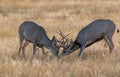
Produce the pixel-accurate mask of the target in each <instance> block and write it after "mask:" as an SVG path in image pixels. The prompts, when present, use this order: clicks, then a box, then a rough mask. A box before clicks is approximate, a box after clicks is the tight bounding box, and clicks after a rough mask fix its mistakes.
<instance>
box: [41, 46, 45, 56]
mask: <svg viewBox="0 0 120 77" xmlns="http://www.w3.org/2000/svg"><path fill="white" fill-rule="evenodd" d="M41 49H42V54H43V55H45V51H44V46H42V47H41Z"/></svg>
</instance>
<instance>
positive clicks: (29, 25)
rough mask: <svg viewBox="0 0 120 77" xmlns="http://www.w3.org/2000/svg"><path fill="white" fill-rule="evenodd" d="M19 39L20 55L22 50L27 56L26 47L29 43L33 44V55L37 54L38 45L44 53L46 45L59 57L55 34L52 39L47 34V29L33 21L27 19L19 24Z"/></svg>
mask: <svg viewBox="0 0 120 77" xmlns="http://www.w3.org/2000/svg"><path fill="white" fill-rule="evenodd" d="M19 39H20V46H19V51H18V56H20V53H21V50H22V55H23V57H25V48H26V47H27V46H28V45H29V43H32V44H33V50H32V52H33V57H34V56H35V52H36V47H39V48H41V49H42V53H43V54H44V47H46V48H47V49H49V50H50V51H51V53H52V54H53V56H55V57H58V51H59V48H58V46H57V39H56V37H55V36H53V38H52V39H51V40H50V39H49V37H48V36H47V33H46V31H45V29H44V28H43V27H42V26H41V25H38V24H37V23H35V22H32V21H25V22H23V23H22V24H21V25H20V26H19Z"/></svg>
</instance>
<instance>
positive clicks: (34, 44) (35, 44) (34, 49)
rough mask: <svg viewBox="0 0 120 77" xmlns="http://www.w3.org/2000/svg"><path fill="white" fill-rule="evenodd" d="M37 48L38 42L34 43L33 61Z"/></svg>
mask: <svg viewBox="0 0 120 77" xmlns="http://www.w3.org/2000/svg"><path fill="white" fill-rule="evenodd" d="M36 46H37V44H36V42H34V43H33V56H32V59H33V58H34V56H35V51H36Z"/></svg>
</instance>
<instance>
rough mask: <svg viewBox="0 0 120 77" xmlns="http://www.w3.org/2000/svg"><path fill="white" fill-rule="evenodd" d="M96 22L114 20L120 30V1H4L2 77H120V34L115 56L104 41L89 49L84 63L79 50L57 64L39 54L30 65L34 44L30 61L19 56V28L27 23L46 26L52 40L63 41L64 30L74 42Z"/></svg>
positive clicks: (0, 1)
mask: <svg viewBox="0 0 120 77" xmlns="http://www.w3.org/2000/svg"><path fill="white" fill-rule="evenodd" d="M96 19H111V20H112V21H114V22H115V24H116V25H117V26H118V27H120V0H114V1H113V0H0V77H120V50H119V48H120V34H117V33H115V35H114V36H113V41H114V45H115V49H114V52H113V53H112V54H109V49H108V47H107V48H106V47H104V40H103V41H100V42H98V43H96V44H94V45H92V46H90V47H89V48H86V49H85V50H84V54H83V56H82V58H81V60H79V59H77V55H78V52H79V50H77V51H76V52H74V53H72V54H70V55H68V56H66V57H64V58H61V59H59V60H57V59H55V58H53V56H52V54H51V53H50V51H49V50H47V49H45V53H46V55H45V56H43V55H42V53H41V52H40V53H39V54H38V51H37V53H36V56H35V58H34V59H33V61H32V62H30V61H29V60H30V57H31V55H32V44H31V45H29V47H28V48H26V52H25V53H26V56H27V58H26V59H22V58H20V57H18V56H17V53H18V47H19V37H18V27H19V25H20V24H21V23H23V22H24V21H28V20H30V21H34V22H36V23H38V24H39V25H42V26H43V27H44V28H45V30H46V31H47V35H48V36H49V37H50V39H51V38H52V36H53V35H55V36H57V37H58V38H59V36H58V34H57V31H58V30H61V31H62V32H63V33H65V34H68V33H71V34H70V36H69V38H72V39H73V40H74V39H75V37H76V36H77V33H78V32H79V30H81V29H82V28H83V27H85V26H86V25H87V24H89V23H90V22H92V21H94V20H96ZM40 51H41V50H40ZM60 53H61V51H60Z"/></svg>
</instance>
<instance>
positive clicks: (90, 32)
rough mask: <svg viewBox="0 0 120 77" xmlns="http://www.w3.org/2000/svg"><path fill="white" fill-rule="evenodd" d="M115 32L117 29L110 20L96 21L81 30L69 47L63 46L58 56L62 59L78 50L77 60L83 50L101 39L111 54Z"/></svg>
mask: <svg viewBox="0 0 120 77" xmlns="http://www.w3.org/2000/svg"><path fill="white" fill-rule="evenodd" d="M115 30H117V33H119V29H118V27H117V26H116V25H115V23H114V22H113V21H112V20H109V19H97V20H95V21H93V22H91V23H90V24H88V25H87V26H86V27H84V28H83V29H81V30H80V31H79V33H78V35H77V37H76V39H75V41H74V42H72V43H70V44H69V46H68V45H64V49H63V51H62V53H61V54H60V56H62V57H64V56H66V55H69V54H70V53H73V52H74V51H76V50H77V49H80V52H79V54H78V58H81V57H82V54H83V51H84V49H85V48H87V47H89V46H91V45H92V44H94V43H96V42H98V41H100V40H102V39H105V42H106V43H107V45H108V46H109V52H110V53H111V52H112V51H113V49H114V44H113V42H112V37H113V34H114V33H115Z"/></svg>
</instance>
